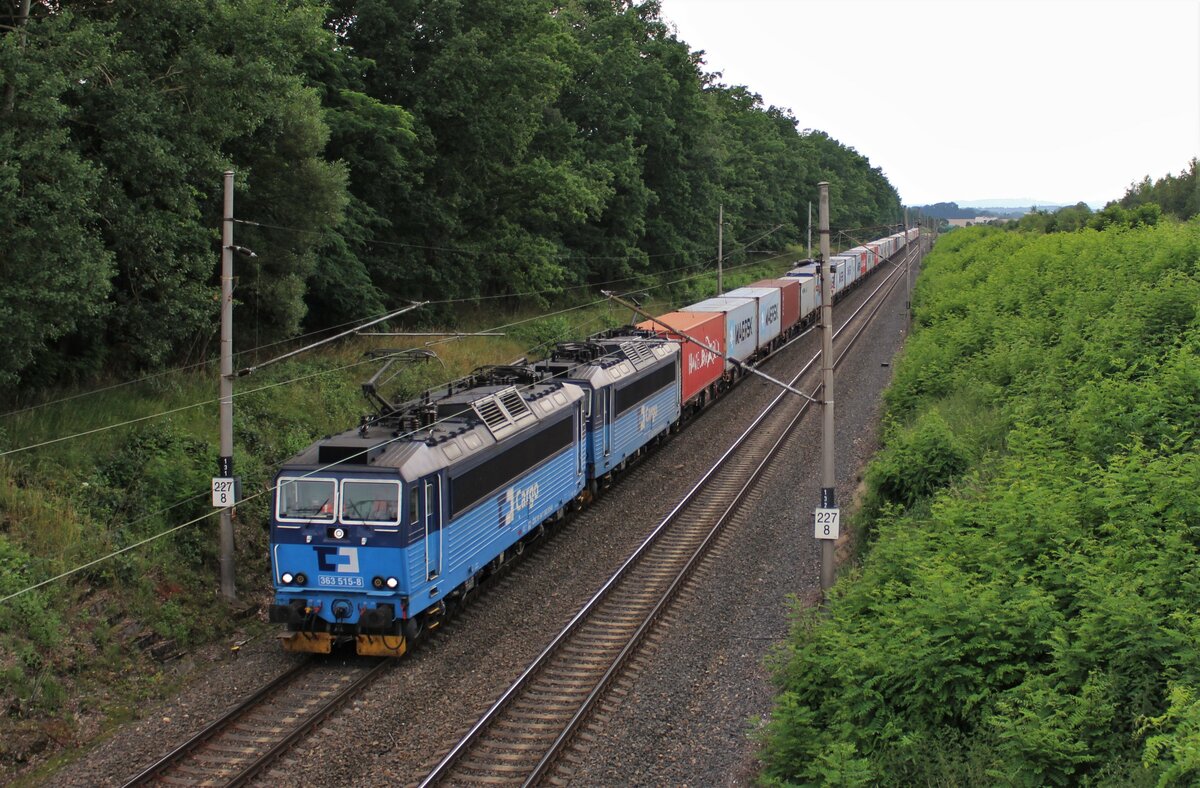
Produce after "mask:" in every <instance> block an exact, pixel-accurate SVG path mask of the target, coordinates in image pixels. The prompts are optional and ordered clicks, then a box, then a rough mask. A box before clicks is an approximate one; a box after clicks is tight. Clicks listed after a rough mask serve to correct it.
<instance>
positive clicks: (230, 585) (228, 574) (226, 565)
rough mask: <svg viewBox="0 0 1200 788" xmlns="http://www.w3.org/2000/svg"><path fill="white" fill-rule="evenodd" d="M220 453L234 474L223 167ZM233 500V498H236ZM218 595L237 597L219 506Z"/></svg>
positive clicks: (228, 534)
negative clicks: (219, 586) (219, 570)
mask: <svg viewBox="0 0 1200 788" xmlns="http://www.w3.org/2000/svg"><path fill="white" fill-rule="evenodd" d="M220 403H221V404H220V421H221V456H220V457H219V458H218V459H217V475H218V476H220V477H221V478H224V479H232V478H233V170H226V171H225V218H224V223H223V226H222V229H221V396H220ZM235 502H236V501H235ZM220 542H221V544H220V548H221V555H220V564H221V596H223V597H225V599H227V600H229V601H230V602H232V601H234V600H236V599H237V588H236V586H235V583H234V567H233V508H232V507H226V508H224V509H222V510H221V537H220Z"/></svg>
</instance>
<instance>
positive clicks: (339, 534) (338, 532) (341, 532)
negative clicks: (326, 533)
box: [333, 528, 346, 539]
mask: <svg viewBox="0 0 1200 788" xmlns="http://www.w3.org/2000/svg"><path fill="white" fill-rule="evenodd" d="M333 538H334V539H345V538H346V529H345V528H334V529H333Z"/></svg>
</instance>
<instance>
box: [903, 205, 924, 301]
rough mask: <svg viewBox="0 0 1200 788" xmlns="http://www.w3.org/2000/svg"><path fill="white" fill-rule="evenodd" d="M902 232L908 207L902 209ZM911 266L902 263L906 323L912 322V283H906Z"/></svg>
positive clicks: (908, 257)
mask: <svg viewBox="0 0 1200 788" xmlns="http://www.w3.org/2000/svg"><path fill="white" fill-rule="evenodd" d="M904 232H905V233H907V232H908V209H907V208H905V209H904ZM920 248H921V239H920V238H919V237H918V238H917V249H918V250H919V249H920ZM904 251H905V252H911V250H910V249H908V247H907V246H905V249H904ZM911 259H912V255H911V254H906V255H905V260H911ZM911 267H912V266H910V265H909V264H908V263H907V262H906V263H905V264H904V316H905V322H907V323H911V322H912V285H910V284H909V283H908V269H909V268H911Z"/></svg>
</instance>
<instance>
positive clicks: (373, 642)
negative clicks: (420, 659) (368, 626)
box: [354, 635, 408, 657]
mask: <svg viewBox="0 0 1200 788" xmlns="http://www.w3.org/2000/svg"><path fill="white" fill-rule="evenodd" d="M407 645H408V644H406V643H405V642H404V635H358V636H357V637H356V638H355V639H354V647H355V649H356V650H357V651H358V653H359V656H363V657H402V656H404V652H405V650H406V648H407Z"/></svg>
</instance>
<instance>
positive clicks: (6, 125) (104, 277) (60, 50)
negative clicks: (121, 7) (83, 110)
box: [0, 12, 113, 388]
mask: <svg viewBox="0 0 1200 788" xmlns="http://www.w3.org/2000/svg"><path fill="white" fill-rule="evenodd" d="M105 51H106V42H105V39H104V34H103V29H102V28H101V27H99V26H97V25H93V24H89V23H86V22H83V23H81V24H78V25H77V24H76V20H75V19H74V17H73V16H72V15H71V14H69V13H63V14H60V15H57V16H49V15H47V14H45V13H44V12H39V13H37V14H36V15H35V16H34V17H33V18H32V19H30V20H29V21H28V23H25V24H18V25H15V26H14V29H8V30H6V31H4V32H0V82H2V83H3V84H4V96H5V99H4V105H3V106H2V107H0V216H2V217H4V218H3V222H4V230H5V232H4V236H5V237H4V251H3V253H2V254H0V334H3V336H4V341H3V342H0V387H6V388H7V387H12V386H15V385H17V384H20V383H22V382H27V375H28V374H29V372H30V370H31V369H32V368H33V367H34V365H35V364H38V363H40V364H41V365H42V367H43V368H42V372H43V377H46V376H48V375H50V374H51V373H52V372H62V373H65V372H71V371H72V370H64V368H63V365H62V364H61V363H58V362H57V360H56V358H55V356H54V355H53V354H52V352H51V349H52V348H53V347H54V343H55V342H57V341H60V340H62V338H63V337H65V336H67V335H68V334H70V333H71V332H73V331H79V330H89V331H90V330H95V329H96V327H97V325H98V324H99V323H100V321H101V320H102V319H103V318H104V317H105V315H106V314H108V312H109V308H108V306H109V305H108V303H107V302H106V296H107V295H108V293H109V284H108V280H109V276H110V275H111V272H112V268H113V254H112V253H111V252H110V251H108V250H106V249H105V248H104V244H103V240H102V237H101V232H100V206H101V198H100V183H101V176H102V173H101V172H100V170H99V169H98V168H97V167H95V166H94V165H92V164H91V163H90V162H88V161H86V160H85V159H84V158H83V157H82V156H80V155H79V153H78V151H77V150H76V149H75V147H74V145H73V144H72V141H71V138H70V134H69V133H68V130H67V128H66V127H65V126H64V122H65V121H66V120H67V119H68V116H69V110H68V108H67V107H66V106H65V105H64V103H63V98H64V96H66V95H67V94H68V93H69V92H70V91H71V90H72V86H73V85H78V84H81V83H90V82H95V81H96V80H99V79H102V78H103V73H102V72H101V71H100V70H99V69H97V68H95V67H94V65H93V63H94V62H96V61H97V60H99V59H101V58H102V56H103V55H104V53H105ZM43 382H45V381H44V380H43Z"/></svg>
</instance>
